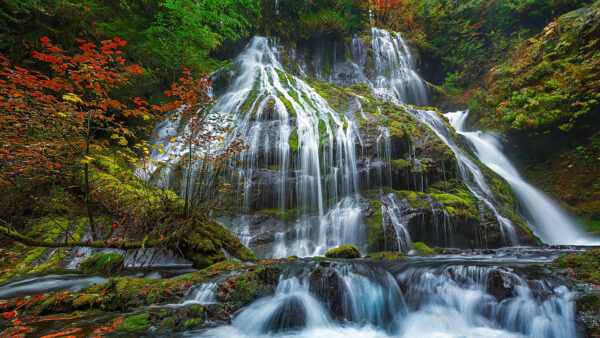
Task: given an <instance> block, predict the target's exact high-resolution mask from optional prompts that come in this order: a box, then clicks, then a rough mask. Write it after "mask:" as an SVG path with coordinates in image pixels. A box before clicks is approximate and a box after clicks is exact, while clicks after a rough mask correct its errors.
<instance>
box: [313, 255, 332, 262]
mask: <svg viewBox="0 0 600 338" xmlns="http://www.w3.org/2000/svg"><path fill="white" fill-rule="evenodd" d="M311 259H312V260H313V261H326V260H328V259H329V258H327V257H324V256H314V257H312V258H311Z"/></svg>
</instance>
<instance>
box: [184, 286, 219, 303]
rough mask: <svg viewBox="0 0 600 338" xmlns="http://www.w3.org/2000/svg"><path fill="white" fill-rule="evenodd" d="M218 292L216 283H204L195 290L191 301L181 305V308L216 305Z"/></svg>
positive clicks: (188, 300)
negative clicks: (196, 305)
mask: <svg viewBox="0 0 600 338" xmlns="http://www.w3.org/2000/svg"><path fill="white" fill-rule="evenodd" d="M216 291H217V284H216V283H202V284H200V286H198V287H196V288H195V289H194V291H193V292H192V293H191V294H190V297H189V299H187V300H185V301H184V302H182V303H181V304H179V306H187V305H195V304H198V305H207V304H214V303H216V302H217V297H216Z"/></svg>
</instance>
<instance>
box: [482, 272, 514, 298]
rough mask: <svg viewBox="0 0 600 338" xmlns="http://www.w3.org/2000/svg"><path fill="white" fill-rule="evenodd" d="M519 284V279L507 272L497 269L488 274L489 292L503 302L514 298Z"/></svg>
mask: <svg viewBox="0 0 600 338" xmlns="http://www.w3.org/2000/svg"><path fill="white" fill-rule="evenodd" d="M518 284H519V281H518V280H517V278H515V277H514V276H513V275H511V274H510V273H508V272H506V271H502V270H500V269H495V270H493V271H491V272H490V273H489V274H488V277H487V283H486V285H487V292H488V293H489V294H491V295H492V296H494V297H496V300H498V301H502V300H503V299H506V298H508V297H512V296H514V292H515V290H514V289H515V286H516V285H518Z"/></svg>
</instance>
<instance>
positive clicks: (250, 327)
mask: <svg viewBox="0 0 600 338" xmlns="http://www.w3.org/2000/svg"><path fill="white" fill-rule="evenodd" d="M488 259H489V258H488ZM505 259H506V257H505ZM545 259H546V260H547V258H545ZM492 260H493V259H492ZM510 261H511V262H512V263H511V264H516V266H519V265H520V264H523V263H525V264H532V266H535V264H536V262H535V260H531V261H530V262H529V261H528V260H527V259H525V260H524V259H522V258H517V257H516V256H515V257H513V258H512V260H510ZM479 264H481V262H480V263H479ZM484 264H485V263H484ZM574 295H575V294H574V293H572V292H570V291H568V290H567V288H566V287H565V286H562V285H560V284H555V283H554V282H550V281H542V280H538V279H534V278H532V277H527V274H523V273H520V272H516V271H514V270H513V269H512V268H500V267H497V266H494V265H483V266H479V265H475V264H473V263H470V262H469V261H468V260H467V261H460V260H458V259H450V260H448V261H446V262H443V261H440V262H436V261H435V260H432V261H431V262H429V263H427V262H425V263H424V262H423V261H420V260H418V261H417V260H415V261H409V262H407V263H406V264H403V265H400V266H398V265H394V268H391V269H389V270H388V268H387V267H385V265H381V266H379V265H377V264H373V263H368V262H354V263H333V262H332V263H305V264H303V267H302V268H301V269H297V268H290V269H288V270H287V272H285V273H284V274H283V275H282V276H281V278H280V282H279V285H278V286H277V289H276V291H275V294H274V295H273V296H270V297H266V298H263V299H260V300H257V301H256V302H254V303H252V304H251V305H249V306H247V307H245V308H244V309H242V310H241V311H240V312H239V313H238V314H237V315H235V317H234V319H233V321H232V322H231V325H227V326H221V327H218V328H214V329H207V330H203V331H200V332H194V333H191V335H193V336H203V337H232V336H244V337H259V336H265V335H277V336H285V337H291V336H294V337H314V336H320V337H348V336H352V337H356V336H370V337H456V336H468V337H523V336H526V337H556V338H558V337H575V336H577V330H576V326H575V319H574V308H573V297H574Z"/></svg>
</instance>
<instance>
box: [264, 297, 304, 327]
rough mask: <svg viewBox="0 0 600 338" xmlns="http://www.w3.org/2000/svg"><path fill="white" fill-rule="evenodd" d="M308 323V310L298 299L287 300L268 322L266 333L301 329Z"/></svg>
mask: <svg viewBox="0 0 600 338" xmlns="http://www.w3.org/2000/svg"><path fill="white" fill-rule="evenodd" d="M305 323H306V309H305V308H304V305H302V301H301V300H300V299H298V298H297V297H290V298H289V299H286V300H285V301H284V302H283V304H281V306H280V307H279V311H276V312H275V313H274V314H273V315H272V316H271V318H269V320H268V321H267V325H266V328H265V331H266V332H264V333H277V332H281V331H288V330H293V329H300V328H302V327H304V326H305Z"/></svg>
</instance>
